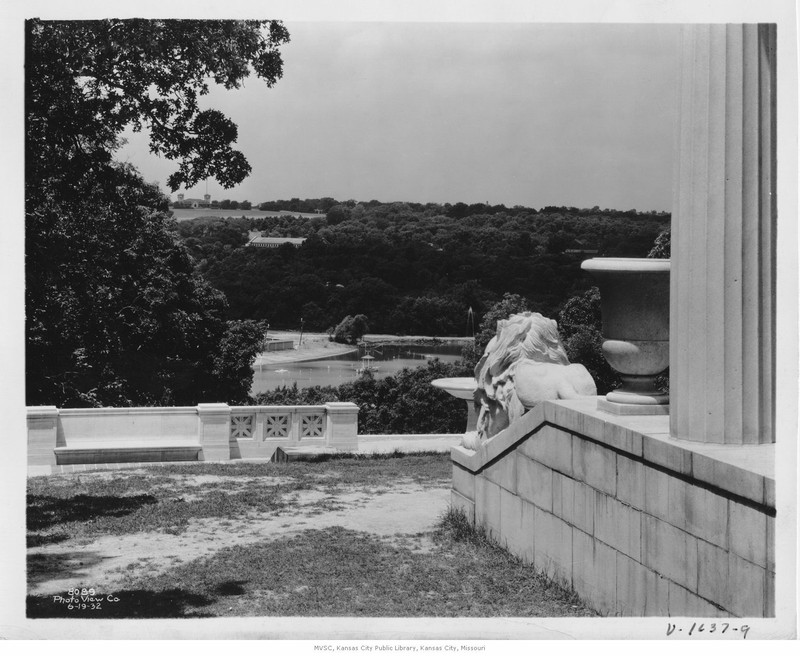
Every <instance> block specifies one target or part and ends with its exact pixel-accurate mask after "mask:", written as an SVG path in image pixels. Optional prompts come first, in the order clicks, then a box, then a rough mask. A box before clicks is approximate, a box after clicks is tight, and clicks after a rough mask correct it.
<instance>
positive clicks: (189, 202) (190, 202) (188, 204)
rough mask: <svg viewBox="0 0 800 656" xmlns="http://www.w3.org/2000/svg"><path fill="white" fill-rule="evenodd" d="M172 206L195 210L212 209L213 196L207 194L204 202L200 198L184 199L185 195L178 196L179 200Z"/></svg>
mask: <svg viewBox="0 0 800 656" xmlns="http://www.w3.org/2000/svg"><path fill="white" fill-rule="evenodd" d="M172 206H173V207H185V208H191V209H193V210H195V209H197V208H198V207H199V208H203V207H211V194H205V195H204V196H203V199H202V200H201V199H199V198H184V195H183V194H178V200H177V201H175V203H173V205H172Z"/></svg>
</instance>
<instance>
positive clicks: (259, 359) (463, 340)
mask: <svg viewBox="0 0 800 656" xmlns="http://www.w3.org/2000/svg"><path fill="white" fill-rule="evenodd" d="M269 337H271V338H275V339H281V340H291V341H293V342H294V343H295V344H297V341H298V340H299V338H300V332H299V331H291V330H275V331H270V332H269ZM362 339H363V341H365V342H369V343H371V344H393V343H397V344H409V345H410V344H420V345H426V344H428V345H430V344H467V343H469V342H471V341H472V339H473V338H472V337H431V336H424V335H382V334H366V335H364V337H363V338H362ZM356 352H358V346H351V345H349V344H339V343H338V342H331V341H329V339H328V334H327V333H305V332H304V333H303V344H302V345H301V346H300V347H299V348H298V347H297V346H295V348H293V349H287V350H285V351H263V352H261V353H259V354H258V355H257V356H256V358H255V360H254V361H253V365H252V366H253V369H254V370H258V369H259V368H260V367H264V366H271V365H280V364H291V363H295V362H307V361H309V360H325V359H328V358H335V357H337V356H340V355H345V354H348V353H356Z"/></svg>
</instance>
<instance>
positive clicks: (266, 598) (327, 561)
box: [28, 454, 593, 619]
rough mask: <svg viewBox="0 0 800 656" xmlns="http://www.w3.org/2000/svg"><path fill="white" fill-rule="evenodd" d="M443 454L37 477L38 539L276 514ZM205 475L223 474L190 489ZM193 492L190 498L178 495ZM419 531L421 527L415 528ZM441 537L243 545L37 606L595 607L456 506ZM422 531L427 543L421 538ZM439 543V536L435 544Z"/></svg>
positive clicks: (442, 468) (387, 483) (476, 611)
mask: <svg viewBox="0 0 800 656" xmlns="http://www.w3.org/2000/svg"><path fill="white" fill-rule="evenodd" d="M450 466H451V465H450V460H449V458H448V457H447V456H446V455H440V454H437V455H428V456H405V457H384V458H371V459H364V458H353V459H335V460H329V461H327V462H324V463H290V464H287V465H281V466H275V465H267V464H242V465H236V466H231V465H198V466H191V467H180V466H176V467H169V468H159V469H158V470H157V471H156V470H154V471H153V473H152V474H148V475H141V474H128V475H123V476H115V477H113V478H111V479H106V478H104V479H100V478H98V477H92V476H80V477H75V476H72V477H70V476H63V477H51V478H37V479H31V481H30V485H29V488H30V489H29V503H30V506H29V517H28V520H29V535H28V539H29V544H31V545H35V544H42V543H45V542H57V541H60V540H62V539H63V540H66V539H73V538H76V537H77V538H81V539H84V540H89V539H92V538H93V537H97V536H101V535H108V534H124V533H128V532H138V531H167V532H175V531H181V530H183V528H184V527H185V526H186V525H187V523H188V520H189V519H190V518H191V517H219V518H220V519H225V518H228V517H231V516H242V515H243V514H244V515H246V514H247V513H258V514H262V513H272V512H276V511H279V510H280V508H281V507H282V504H283V500H282V495H283V494H284V493H286V492H289V491H296V490H300V489H311V488H313V489H325V490H326V491H328V492H330V493H333V494H335V493H336V492H337V491H343V490H345V489H348V490H352V487H353V486H358V487H363V488H366V489H369V490H370V491H371V492H372V493H381V492H382V491H388V490H389V489H391V485H392V483H393V482H394V481H396V480H398V479H405V480H408V479H413V480H416V481H417V482H419V483H422V484H424V485H442V484H444V483H446V482H447V481H448V480H449V476H450ZM197 475H218V476H221V477H223V476H224V477H225V478H220V480H219V481H218V482H216V483H213V482H210V483H208V484H204V485H203V488H204V490H206V491H207V494H204V495H202V496H200V497H199V498H193V494H192V493H193V492H196V491H197V487H196V486H191V485H190V483H189V481H190V480H191V479H192V478H193V477H195V476H197ZM184 497H185V498H186V500H181V499H183V498H184ZM416 537H417V538H419V537H422V536H416ZM427 537H430V538H432V540H433V544H432V546H431V547H430V548H429V549H421V548H420V546H419V545H420V542H419V540H418V539H417V540H416V541H415V539H414V536H411V537H410V538H409V539H406V541H405V543H404V542H403V541H402V540H401V541H397V540H395V541H391V542H387V541H385V540H382V539H380V538H378V537H377V536H375V535H372V534H370V533H367V532H361V531H353V530H347V529H344V528H341V527H334V528H331V529H324V530H321V529H312V530H306V531H303V532H301V533H299V534H295V535H292V536H288V537H282V538H279V539H276V540H271V541H264V542H258V543H253V544H248V545H239V546H234V547H229V548H225V549H222V550H219V551H217V552H216V553H214V554H213V555H209V556H206V557H202V558H199V559H197V560H194V561H192V562H189V563H183V564H180V565H178V566H175V567H173V568H171V569H169V570H168V571H167V572H166V573H165V574H161V575H159V576H157V577H156V576H148V575H147V574H143V575H136V574H133V573H132V574H131V575H130V576H129V578H128V579H127V580H126V583H125V584H124V585H123V586H121V587H120V589H118V590H117V592H116V594H117V596H118V598H119V602H116V603H113V604H104V605H103V606H102V607H101V609H100V610H99V611H97V610H95V611H80V610H78V611H76V610H71V611H70V610H68V609H67V607H66V605H61V604H53V603H52V600H51V599H50V598H49V597H45V596H30V597H29V598H28V615H29V616H30V617H55V616H60V617H91V618H97V619H100V618H103V617H218V616H268V615H280V616H368V617H431V616H446V617H466V616H476V617H492V616H513V617H529V616H540V617H541V616H546V617H547V616H550V617H552V616H563V615H573V616H574V615H578V616H584V615H592V614H593V613H592V611H591V610H589V609H587V608H586V607H585V606H584V605H583V604H581V602H580V601H579V600H578V599H577V598H576V597H575V596H574V595H573V594H572V593H570V592H569V591H565V590H563V589H561V588H559V587H558V586H556V585H554V584H552V583H551V582H550V581H548V580H547V579H546V578H544V577H542V576H539V575H538V574H537V573H536V572H535V571H534V570H533V569H532V568H530V567H527V566H525V565H523V564H522V563H521V562H520V561H519V560H517V559H516V558H514V557H513V556H511V555H510V554H509V553H508V552H506V551H505V550H503V549H500V548H499V547H497V546H496V545H495V544H493V543H492V542H491V541H490V540H488V539H486V537H485V536H484V535H483V534H482V533H481V532H480V531H475V530H474V529H472V528H471V527H470V526H468V524H467V523H466V520H465V518H464V517H463V515H458V514H457V513H453V512H449V513H448V514H446V515H445V516H443V518H442V520H441V522H440V525H439V527H438V528H437V530H436V532H435V533H434V534H433V535H431V536H427ZM426 544H429V543H428V542H427V541H426ZM429 546H430V544H429Z"/></svg>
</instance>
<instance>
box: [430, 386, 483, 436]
mask: <svg viewBox="0 0 800 656" xmlns="http://www.w3.org/2000/svg"><path fill="white" fill-rule="evenodd" d="M431 385H433V386H434V387H438V388H439V389H443V390H444V391H445V392H447V393H448V394H450V395H451V396H455V397H456V398H457V399H462V400H464V401H466V402H467V429H466V431H464V432H465V433H469V432H470V431H474V430H475V429H476V427H477V425H478V416H477V415H476V414H475V403H474V402H473V396H474V394H475V390H476V388H477V387H478V384H477V382H475V379H474V378H470V377H468V376H464V377H463V378H437V379H436V380H432V381H431Z"/></svg>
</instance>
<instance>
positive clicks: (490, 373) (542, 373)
mask: <svg viewBox="0 0 800 656" xmlns="http://www.w3.org/2000/svg"><path fill="white" fill-rule="evenodd" d="M475 380H476V382H477V389H476V390H475V396H474V402H475V409H476V411H477V412H478V424H477V431H475V432H471V433H467V434H466V435H465V436H464V439H463V441H462V445H463V446H465V447H466V448H468V449H477V448H478V446H479V445H480V444H481V442H482V441H484V440H486V439H488V438H490V437H492V436H494V435H496V434H497V433H499V432H500V431H501V430H503V429H504V428H506V427H507V426H508V425H509V424H510V423H511V422H513V421H514V420H515V419H518V418H519V417H521V416H522V415H523V414H525V412H527V411H528V410H530V409H531V408H533V407H534V406H535V405H536V404H537V403H540V402H541V401H547V400H555V399H574V398H578V397H581V396H596V395H597V386H596V385H595V383H594V380H593V379H592V377H591V375H590V374H589V372H588V371H587V370H586V367H584V366H583V365H582V364H570V362H569V359H568V358H567V354H566V352H565V351H564V347H563V345H562V344H561V339H560V338H559V336H558V326H557V324H556V322H555V321H553V320H552V319H548V318H547V317H544V316H542V315H541V314H539V313H538V312H523V313H521V314H514V315H511V316H510V317H509V318H508V319H504V320H501V321H498V322H497V335H495V337H493V338H492V340H491V341H490V342H489V344H488V345H487V346H486V350H485V351H484V354H483V357H481V359H480V360H479V361H478V364H477V366H476V367H475Z"/></svg>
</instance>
